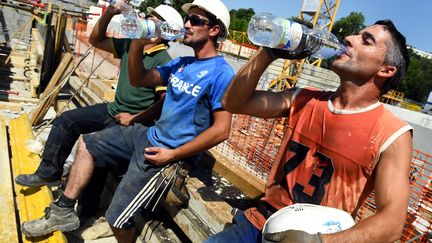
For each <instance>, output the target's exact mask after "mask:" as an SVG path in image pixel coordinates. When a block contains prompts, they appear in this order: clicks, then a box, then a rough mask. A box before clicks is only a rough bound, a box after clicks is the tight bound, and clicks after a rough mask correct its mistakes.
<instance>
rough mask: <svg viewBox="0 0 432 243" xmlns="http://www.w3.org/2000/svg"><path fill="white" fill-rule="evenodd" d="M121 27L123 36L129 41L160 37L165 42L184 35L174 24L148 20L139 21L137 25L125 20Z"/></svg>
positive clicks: (180, 28) (181, 29) (179, 27)
mask: <svg viewBox="0 0 432 243" xmlns="http://www.w3.org/2000/svg"><path fill="white" fill-rule="evenodd" d="M121 27H122V32H123V35H124V36H125V37H126V38H130V39H138V38H152V37H162V38H163V39H165V40H174V39H177V38H179V37H183V36H184V33H185V31H184V29H183V28H182V27H181V26H178V25H177V24H175V23H170V22H166V21H152V20H150V19H145V20H139V24H138V25H135V24H134V23H132V24H131V23H130V22H128V21H127V19H125V20H124V21H122V24H121Z"/></svg>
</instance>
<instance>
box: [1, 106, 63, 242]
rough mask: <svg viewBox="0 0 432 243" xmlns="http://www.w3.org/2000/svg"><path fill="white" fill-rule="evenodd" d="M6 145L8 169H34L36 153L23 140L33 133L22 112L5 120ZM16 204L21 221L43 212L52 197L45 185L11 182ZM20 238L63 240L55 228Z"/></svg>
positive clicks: (16, 172) (19, 171)
mask: <svg viewBox="0 0 432 243" xmlns="http://www.w3.org/2000/svg"><path fill="white" fill-rule="evenodd" d="M9 135H10V141H9V144H10V147H11V153H12V172H13V177H14V178H15V177H16V176H17V175H19V174H31V173H34V172H35V171H36V169H37V167H38V165H39V162H40V157H39V155H38V154H34V153H31V152H30V151H28V150H27V149H26V146H25V143H26V141H27V140H29V139H33V133H32V130H31V127H30V123H29V120H28V117H27V115H26V114H24V115H22V116H20V117H19V118H17V119H14V120H10V121H9ZM15 192H16V196H17V204H18V207H19V220H20V222H21V223H22V222H25V221H29V220H34V219H38V218H40V217H42V216H43V215H44V209H45V208H46V207H47V206H48V205H49V204H50V203H51V202H52V200H53V197H52V194H51V191H50V190H49V188H48V187H46V186H43V187H41V188H27V187H22V186H20V185H18V184H15ZM22 240H23V242H34V241H37V242H67V241H66V238H65V236H64V235H63V234H62V233H61V232H59V231H56V232H54V233H53V234H50V235H47V236H43V237H37V238H33V237H25V236H24V235H23V236H22Z"/></svg>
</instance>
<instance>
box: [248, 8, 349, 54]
mask: <svg viewBox="0 0 432 243" xmlns="http://www.w3.org/2000/svg"><path fill="white" fill-rule="evenodd" d="M248 37H249V40H250V41H252V43H254V44H256V45H259V46H267V47H270V48H279V49H285V50H288V51H290V52H292V53H294V54H295V53H300V52H302V51H304V50H309V51H311V52H312V57H315V58H330V57H332V56H334V55H341V54H342V53H344V52H345V46H344V45H342V44H341V43H339V40H338V39H337V38H336V36H335V35H333V34H332V33H330V32H327V31H325V30H319V29H309V28H307V27H306V26H304V25H302V24H299V23H296V22H293V21H291V20H288V19H284V18H282V17H276V16H273V15H272V14H270V13H260V14H256V15H254V16H253V17H252V19H251V21H250V22H249V26H248Z"/></svg>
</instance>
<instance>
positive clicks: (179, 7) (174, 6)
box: [171, 0, 192, 16]
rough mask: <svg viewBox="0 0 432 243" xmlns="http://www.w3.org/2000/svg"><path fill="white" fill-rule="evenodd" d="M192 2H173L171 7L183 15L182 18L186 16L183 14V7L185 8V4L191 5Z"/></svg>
mask: <svg viewBox="0 0 432 243" xmlns="http://www.w3.org/2000/svg"><path fill="white" fill-rule="evenodd" d="M190 2H192V1H191V0H171V6H172V7H173V8H175V9H176V10H177V11H178V12H179V13H180V14H181V16H185V15H186V13H185V12H183V10H182V8H181V7H182V6H183V4H185V3H190Z"/></svg>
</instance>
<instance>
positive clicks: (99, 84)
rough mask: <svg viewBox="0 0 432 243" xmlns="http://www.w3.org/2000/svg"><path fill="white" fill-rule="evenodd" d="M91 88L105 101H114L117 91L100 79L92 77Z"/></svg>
mask: <svg viewBox="0 0 432 243" xmlns="http://www.w3.org/2000/svg"><path fill="white" fill-rule="evenodd" d="M89 88H90V89H91V90H92V91H93V92H95V93H96V94H97V95H98V96H99V97H100V98H101V99H103V100H104V101H108V102H111V101H114V97H115V91H114V90H112V89H111V88H110V86H108V85H106V84H105V82H103V81H102V80H99V79H90V82H89Z"/></svg>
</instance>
